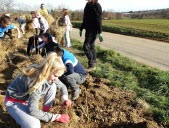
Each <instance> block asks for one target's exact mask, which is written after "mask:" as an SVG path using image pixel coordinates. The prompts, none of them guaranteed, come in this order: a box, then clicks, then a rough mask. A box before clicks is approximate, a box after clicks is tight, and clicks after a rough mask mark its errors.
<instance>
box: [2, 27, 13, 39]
mask: <svg viewBox="0 0 169 128" xmlns="http://www.w3.org/2000/svg"><path fill="white" fill-rule="evenodd" d="M6 35H7V36H9V38H10V39H13V37H12V29H9V30H8V31H6V32H5V33H4V37H5V36H6Z"/></svg>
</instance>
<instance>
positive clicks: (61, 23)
mask: <svg viewBox="0 0 169 128" xmlns="http://www.w3.org/2000/svg"><path fill="white" fill-rule="evenodd" d="M58 25H59V26H64V25H65V17H60V18H59V20H58Z"/></svg>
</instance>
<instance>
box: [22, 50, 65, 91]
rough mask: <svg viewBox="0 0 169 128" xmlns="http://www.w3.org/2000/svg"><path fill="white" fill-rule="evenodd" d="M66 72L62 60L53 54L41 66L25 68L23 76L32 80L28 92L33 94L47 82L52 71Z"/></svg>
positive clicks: (33, 65) (35, 65) (34, 65)
mask: <svg viewBox="0 0 169 128" xmlns="http://www.w3.org/2000/svg"><path fill="white" fill-rule="evenodd" d="M65 70H66V68H65V65H64V64H63V61H62V59H61V58H60V57H58V56H57V54H56V53H55V52H51V53H49V54H48V55H47V56H46V57H45V58H44V59H43V60H42V61H41V62H40V63H39V64H32V65H30V66H28V67H26V68H24V69H23V70H22V73H21V74H22V76H27V77H29V78H30V79H31V82H30V85H29V87H30V88H29V91H28V93H29V94H31V93H33V92H34V91H36V90H37V89H38V88H39V87H40V86H41V85H42V84H43V83H44V82H45V81H46V80H47V78H48V76H49V75H50V73H51V72H52V71H54V72H56V73H57V72H60V71H62V72H64V71H65Z"/></svg>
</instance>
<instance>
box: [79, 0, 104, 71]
mask: <svg viewBox="0 0 169 128" xmlns="http://www.w3.org/2000/svg"><path fill="white" fill-rule="evenodd" d="M87 1H88V2H87V3H86V6H85V8H84V15H83V22H82V24H81V27H80V31H79V35H80V36H82V31H83V29H85V30H86V33H85V41H84V44H83V50H84V53H85V54H86V56H87V58H88V69H87V70H88V71H91V70H95V69H96V51H95V40H96V38H97V37H99V40H100V42H102V41H103V37H102V34H101V33H102V7H101V5H100V4H99V3H98V0H87Z"/></svg>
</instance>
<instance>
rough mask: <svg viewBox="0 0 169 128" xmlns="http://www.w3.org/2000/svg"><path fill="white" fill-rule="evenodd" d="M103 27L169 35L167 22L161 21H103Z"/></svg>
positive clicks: (168, 22) (168, 21)
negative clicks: (116, 27)
mask: <svg viewBox="0 0 169 128" xmlns="http://www.w3.org/2000/svg"><path fill="white" fill-rule="evenodd" d="M103 25H108V26H119V27H126V28H133V29H140V30H145V31H152V32H159V33H165V34H169V31H168V30H169V20H165V19H164V20H163V19H143V20H142V19H140V20H138V19H133V20H110V21H108V20H105V21H103Z"/></svg>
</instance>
